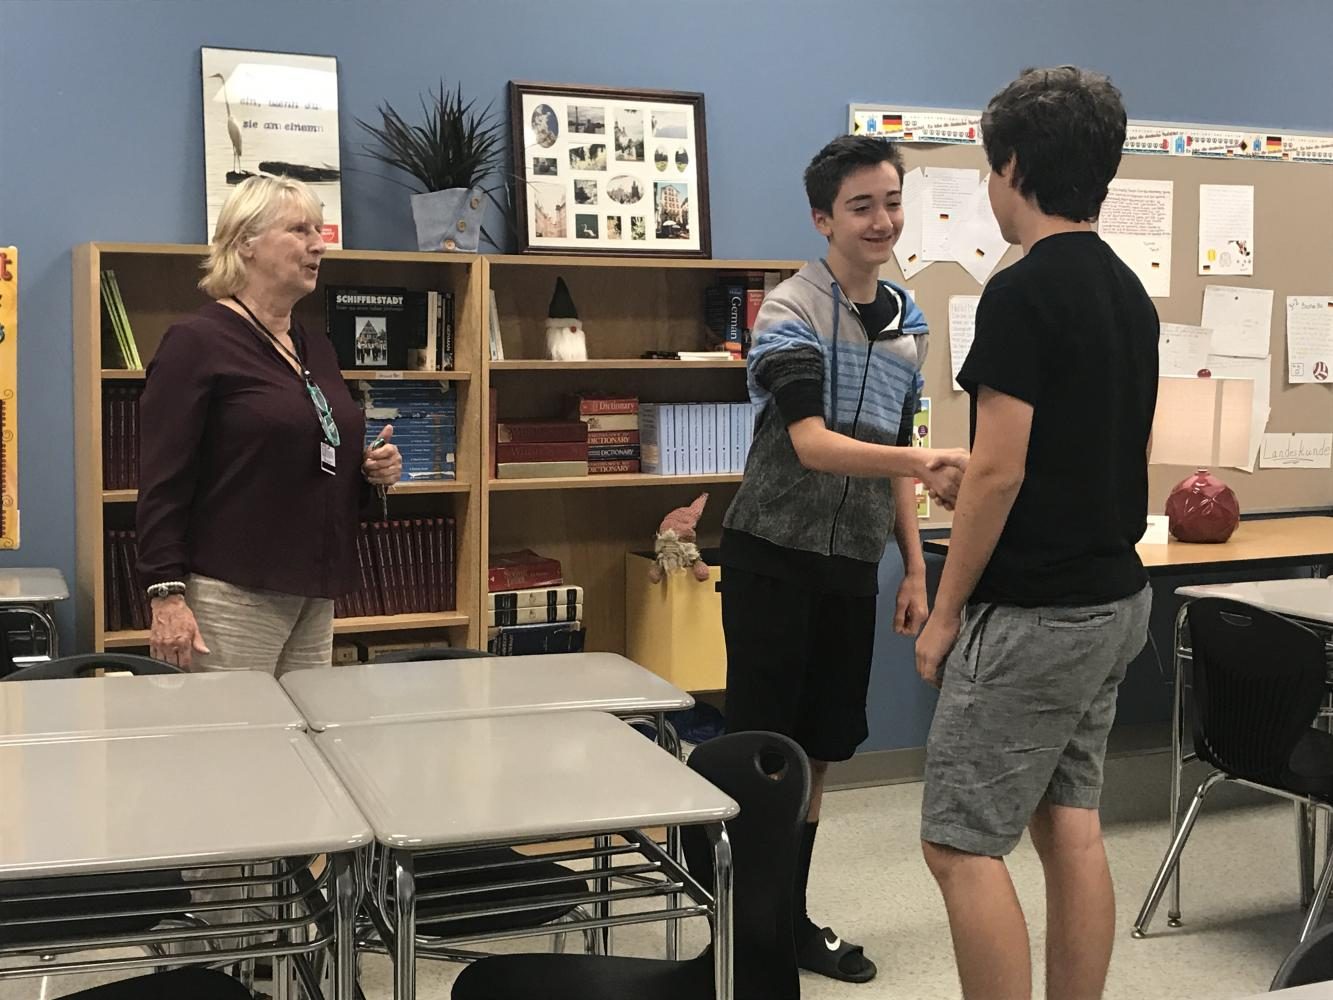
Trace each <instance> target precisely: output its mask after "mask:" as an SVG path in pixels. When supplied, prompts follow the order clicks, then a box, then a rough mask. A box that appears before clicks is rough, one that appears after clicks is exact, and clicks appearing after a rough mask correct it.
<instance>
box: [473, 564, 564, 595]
mask: <svg viewBox="0 0 1333 1000" xmlns="http://www.w3.org/2000/svg"><path fill="white" fill-rule="evenodd" d="M561 582H563V578H562V577H561V571H560V563H559V562H557V561H556V560H555V559H539V560H537V561H536V562H529V563H520V564H517V565H513V566H491V567H490V568H489V569H488V570H487V573H486V589H487V590H530V589H532V588H533V587H553V586H557V585H558V584H560V583H561Z"/></svg>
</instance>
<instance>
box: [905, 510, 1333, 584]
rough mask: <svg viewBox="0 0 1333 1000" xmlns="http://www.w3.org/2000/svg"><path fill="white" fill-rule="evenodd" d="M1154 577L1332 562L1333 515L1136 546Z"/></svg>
mask: <svg viewBox="0 0 1333 1000" xmlns="http://www.w3.org/2000/svg"><path fill="white" fill-rule="evenodd" d="M922 546H923V547H924V549H925V550H926V551H927V552H931V553H934V554H935V555H948V552H949V539H947V538H932V539H927V540H925V541H923V542H922ZM1135 548H1136V549H1137V550H1138V553H1139V558H1140V559H1141V560H1142V561H1143V566H1144V568H1145V569H1147V571H1148V575H1149V576H1171V575H1173V574H1180V573H1193V572H1199V571H1207V570H1218V571H1220V570H1233V569H1234V570H1246V571H1249V570H1256V571H1257V570H1269V569H1276V568H1278V567H1284V566H1308V565H1310V564H1312V563H1318V562H1333V517H1275V518H1267V519H1264V520H1258V521H1241V522H1240V525H1239V526H1238V527H1237V528H1236V531H1235V534H1233V535H1232V536H1231V538H1230V539H1228V540H1227V541H1225V542H1223V543H1221V544H1219V545H1202V544H1194V543H1190V542H1177V541H1172V542H1170V543H1168V544H1166V545H1142V544H1140V545H1136V546H1135Z"/></svg>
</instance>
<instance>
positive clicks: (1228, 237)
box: [1199, 184, 1254, 275]
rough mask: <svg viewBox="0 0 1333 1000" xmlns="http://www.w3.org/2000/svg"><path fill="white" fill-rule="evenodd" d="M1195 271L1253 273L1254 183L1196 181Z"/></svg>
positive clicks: (1207, 272) (1205, 273) (1203, 272)
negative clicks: (1197, 224)
mask: <svg viewBox="0 0 1333 1000" xmlns="http://www.w3.org/2000/svg"><path fill="white" fill-rule="evenodd" d="M1199 273H1200V274H1203V275H1209V274H1254V185H1253V184H1200V185H1199Z"/></svg>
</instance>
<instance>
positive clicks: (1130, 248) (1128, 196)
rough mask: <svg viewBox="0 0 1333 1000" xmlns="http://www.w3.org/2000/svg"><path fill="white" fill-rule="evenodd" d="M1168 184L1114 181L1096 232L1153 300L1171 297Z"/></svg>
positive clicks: (1103, 203) (1169, 200) (1169, 183)
mask: <svg viewBox="0 0 1333 1000" xmlns="http://www.w3.org/2000/svg"><path fill="white" fill-rule="evenodd" d="M1172 191H1173V184H1172V182H1171V181H1143V180H1119V179H1117V180H1113V181H1112V182H1111V186H1110V189H1109V190H1108V191H1107V193H1106V200H1105V201H1104V202H1102V211H1101V215H1100V217H1099V218H1098V220H1097V232H1098V233H1100V234H1101V237H1102V239H1103V240H1105V241H1106V242H1107V244H1108V245H1109V246H1110V247H1111V249H1112V250H1114V251H1115V252H1116V256H1118V257H1119V258H1120V259H1121V260H1122V261H1124V262H1125V264H1126V265H1127V266H1128V267H1129V269H1130V270H1131V271H1133V272H1134V273H1135V274H1136V275H1138V278H1139V281H1141V282H1143V288H1144V290H1145V291H1146V292H1147V293H1148V294H1149V295H1150V296H1152V297H1153V298H1158V299H1164V298H1168V297H1169V296H1170V295H1171V198H1172Z"/></svg>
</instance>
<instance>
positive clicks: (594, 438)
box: [588, 431, 639, 448]
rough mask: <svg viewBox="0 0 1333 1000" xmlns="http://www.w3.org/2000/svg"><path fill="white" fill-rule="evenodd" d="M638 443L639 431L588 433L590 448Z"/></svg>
mask: <svg viewBox="0 0 1333 1000" xmlns="http://www.w3.org/2000/svg"><path fill="white" fill-rule="evenodd" d="M638 443H639V432H638V431H588V447H589V448H604V447H607V446H608V445H622V444H638Z"/></svg>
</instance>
